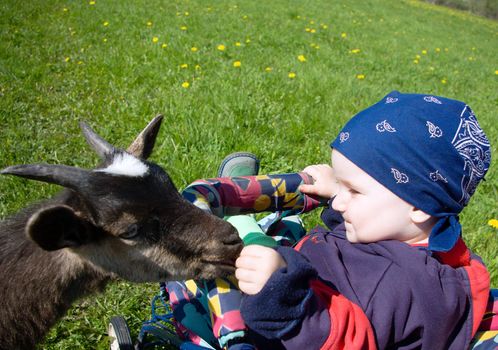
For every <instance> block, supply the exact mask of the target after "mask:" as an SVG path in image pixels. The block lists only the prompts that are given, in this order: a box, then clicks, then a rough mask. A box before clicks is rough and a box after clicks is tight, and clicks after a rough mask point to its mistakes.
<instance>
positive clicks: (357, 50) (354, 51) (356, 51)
mask: <svg viewBox="0 0 498 350" xmlns="http://www.w3.org/2000/svg"><path fill="white" fill-rule="evenodd" d="M360 51H361V50H360V49H352V50H351V51H349V52H350V53H354V54H356V53H360Z"/></svg>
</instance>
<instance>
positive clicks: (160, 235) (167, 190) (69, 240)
mask: <svg viewBox="0 0 498 350" xmlns="http://www.w3.org/2000/svg"><path fill="white" fill-rule="evenodd" d="M161 121H162V117H161V116H158V117H156V118H155V119H154V120H152V121H151V122H150V123H149V125H148V126H147V127H146V128H145V129H144V130H143V131H142V132H141V133H140V134H139V135H138V137H137V138H136V140H135V141H134V142H133V143H132V144H131V146H130V147H129V148H128V150H127V151H124V150H120V149H117V148H115V147H113V146H112V145H110V144H109V143H108V142H107V141H105V140H104V139H103V138H101V137H100V136H98V135H97V134H96V133H95V132H94V131H93V130H91V129H90V127H88V126H87V125H86V124H84V123H82V124H81V126H82V129H83V133H84V135H85V138H86V140H87V142H88V143H89V144H90V145H91V146H92V147H93V148H94V149H95V151H96V152H97V153H98V154H99V156H100V157H101V158H102V160H103V162H102V164H101V166H99V167H98V168H96V169H94V170H86V169H81V168H77V167H70V166H64V165H46V164H32V165H17V166H11V167H8V168H6V169H4V170H2V171H1V173H2V174H11V175H16V176H20V177H24V178H28V179H34V180H39V181H44V182H49V183H54V184H58V185H62V186H64V187H66V188H67V189H68V190H67V191H65V192H64V193H63V195H62V198H61V199H62V200H61V201H60V202H61V204H55V205H51V206H44V207H43V206H42V208H41V209H39V210H38V211H37V212H36V213H34V215H32V216H31V218H30V219H29V221H28V223H27V225H26V233H27V235H28V236H29V237H30V238H31V239H32V240H33V241H34V242H35V243H36V244H38V245H39V246H40V247H41V248H42V249H44V250H47V251H56V250H60V249H66V251H68V252H70V255H72V254H76V255H78V256H79V257H80V258H82V259H83V260H85V261H89V262H90V263H91V264H93V265H94V266H97V267H99V268H101V269H103V270H106V271H109V272H111V273H113V274H115V275H118V276H120V277H122V278H124V279H128V280H131V281H137V282H144V281H161V280H168V279H186V278H213V277H218V276H225V275H227V274H230V273H233V272H234V267H233V264H234V261H235V259H236V257H237V255H238V253H239V252H240V249H241V241H240V239H239V237H238V235H237V233H236V231H235V230H234V228H233V227H232V226H231V225H230V224H228V223H226V222H224V221H223V220H221V219H219V218H216V217H215V216H213V215H210V214H207V213H205V212H203V211H202V210H200V209H198V208H197V207H195V206H194V205H192V204H191V203H189V202H187V201H186V200H184V199H183V198H182V197H181V196H180V194H179V193H178V191H177V190H176V188H175V186H174V184H173V182H172V181H171V179H170V177H169V176H168V174H167V173H166V172H165V171H164V170H163V169H162V168H161V167H159V166H158V165H156V164H154V163H151V162H148V161H146V158H148V156H149V155H150V153H151V152H152V148H153V147H154V143H155V139H156V136H157V133H158V131H159V127H160V124H161Z"/></svg>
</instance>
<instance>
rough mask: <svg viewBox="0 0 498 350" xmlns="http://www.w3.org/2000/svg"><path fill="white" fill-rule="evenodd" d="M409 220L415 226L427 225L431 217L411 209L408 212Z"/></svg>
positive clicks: (416, 209)
mask: <svg viewBox="0 0 498 350" xmlns="http://www.w3.org/2000/svg"><path fill="white" fill-rule="evenodd" d="M410 218H411V219H412V221H413V223H415V224H424V223H428V222H429V220H431V219H432V218H433V217H432V215H430V214H427V213H426V212H424V211H422V210H420V209H418V208H415V207H413V208H412V210H411V211H410Z"/></svg>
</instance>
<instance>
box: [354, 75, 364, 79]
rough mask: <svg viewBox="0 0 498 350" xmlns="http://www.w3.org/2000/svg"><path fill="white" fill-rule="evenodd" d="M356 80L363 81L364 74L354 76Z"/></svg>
mask: <svg viewBox="0 0 498 350" xmlns="http://www.w3.org/2000/svg"><path fill="white" fill-rule="evenodd" d="M356 79H358V80H363V79H365V74H356Z"/></svg>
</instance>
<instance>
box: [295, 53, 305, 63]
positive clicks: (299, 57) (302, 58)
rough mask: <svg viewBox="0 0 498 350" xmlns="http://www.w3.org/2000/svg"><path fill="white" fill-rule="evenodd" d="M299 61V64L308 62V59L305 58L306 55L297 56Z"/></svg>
mask: <svg viewBox="0 0 498 350" xmlns="http://www.w3.org/2000/svg"><path fill="white" fill-rule="evenodd" d="M297 59H298V60H299V62H306V57H304V55H299V56H297Z"/></svg>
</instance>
